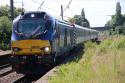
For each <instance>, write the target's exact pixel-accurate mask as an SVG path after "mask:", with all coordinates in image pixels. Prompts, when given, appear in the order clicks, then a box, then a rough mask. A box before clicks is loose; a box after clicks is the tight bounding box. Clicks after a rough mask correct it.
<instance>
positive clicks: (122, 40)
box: [110, 37, 125, 49]
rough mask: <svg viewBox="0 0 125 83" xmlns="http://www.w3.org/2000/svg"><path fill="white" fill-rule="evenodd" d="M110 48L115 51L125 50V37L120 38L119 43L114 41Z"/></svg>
mask: <svg viewBox="0 0 125 83" xmlns="http://www.w3.org/2000/svg"><path fill="white" fill-rule="evenodd" d="M110 48H114V49H123V48H124V49H125V37H120V38H119V39H117V41H114V42H113V43H112V45H111V46H110Z"/></svg>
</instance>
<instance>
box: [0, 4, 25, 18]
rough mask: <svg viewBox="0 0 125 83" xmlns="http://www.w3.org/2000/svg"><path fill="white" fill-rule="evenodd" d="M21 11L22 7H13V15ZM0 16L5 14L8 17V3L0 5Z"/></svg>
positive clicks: (15, 15)
mask: <svg viewBox="0 0 125 83" xmlns="http://www.w3.org/2000/svg"><path fill="white" fill-rule="evenodd" d="M24 11H25V10H24ZM21 12H22V8H16V7H15V8H14V17H17V16H18V15H19V14H21ZM1 16H7V17H8V18H9V19H10V7H9V6H8V5H6V6H0V17H1Z"/></svg>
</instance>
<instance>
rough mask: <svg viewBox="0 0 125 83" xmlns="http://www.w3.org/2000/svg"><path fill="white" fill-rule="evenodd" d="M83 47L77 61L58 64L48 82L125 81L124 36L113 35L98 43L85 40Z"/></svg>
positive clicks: (102, 82)
mask: <svg viewBox="0 0 125 83" xmlns="http://www.w3.org/2000/svg"><path fill="white" fill-rule="evenodd" d="M85 48H87V49H85V53H84V54H83V55H82V58H81V59H79V61H77V62H76V61H75V60H73V61H72V62H70V63H67V64H63V65H60V66H59V67H58V69H59V70H58V69H57V70H58V71H57V72H56V74H54V76H52V77H50V79H49V83H125V66H124V64H125V51H124V50H125V49H124V48H125V36H118V37H115V36H113V37H112V38H110V39H107V40H104V41H102V43H101V44H100V45H97V44H94V43H92V42H87V43H85ZM103 49H105V52H104V50H103ZM106 49H108V50H106ZM99 50H103V51H99ZM77 56H79V54H78V55H76V57H77Z"/></svg>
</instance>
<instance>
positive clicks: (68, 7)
mask: <svg viewBox="0 0 125 83" xmlns="http://www.w3.org/2000/svg"><path fill="white" fill-rule="evenodd" d="M71 2H72V0H70V2H69V3H68V5H67V6H66V8H65V9H64V10H63V12H65V11H66V9H67V8H69V5H70V4H71Z"/></svg>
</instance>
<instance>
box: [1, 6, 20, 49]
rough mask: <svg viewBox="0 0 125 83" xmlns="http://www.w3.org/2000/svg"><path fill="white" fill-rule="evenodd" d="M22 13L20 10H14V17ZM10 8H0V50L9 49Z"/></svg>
mask: <svg viewBox="0 0 125 83" xmlns="http://www.w3.org/2000/svg"><path fill="white" fill-rule="evenodd" d="M21 12H22V9H21V8H14V16H15V17H16V16H18V15H19V14H20V13H21ZM11 26H12V24H11V21H10V7H9V6H7V5H6V6H0V49H3V50H7V49H10V39H11V29H12V27H11Z"/></svg>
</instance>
